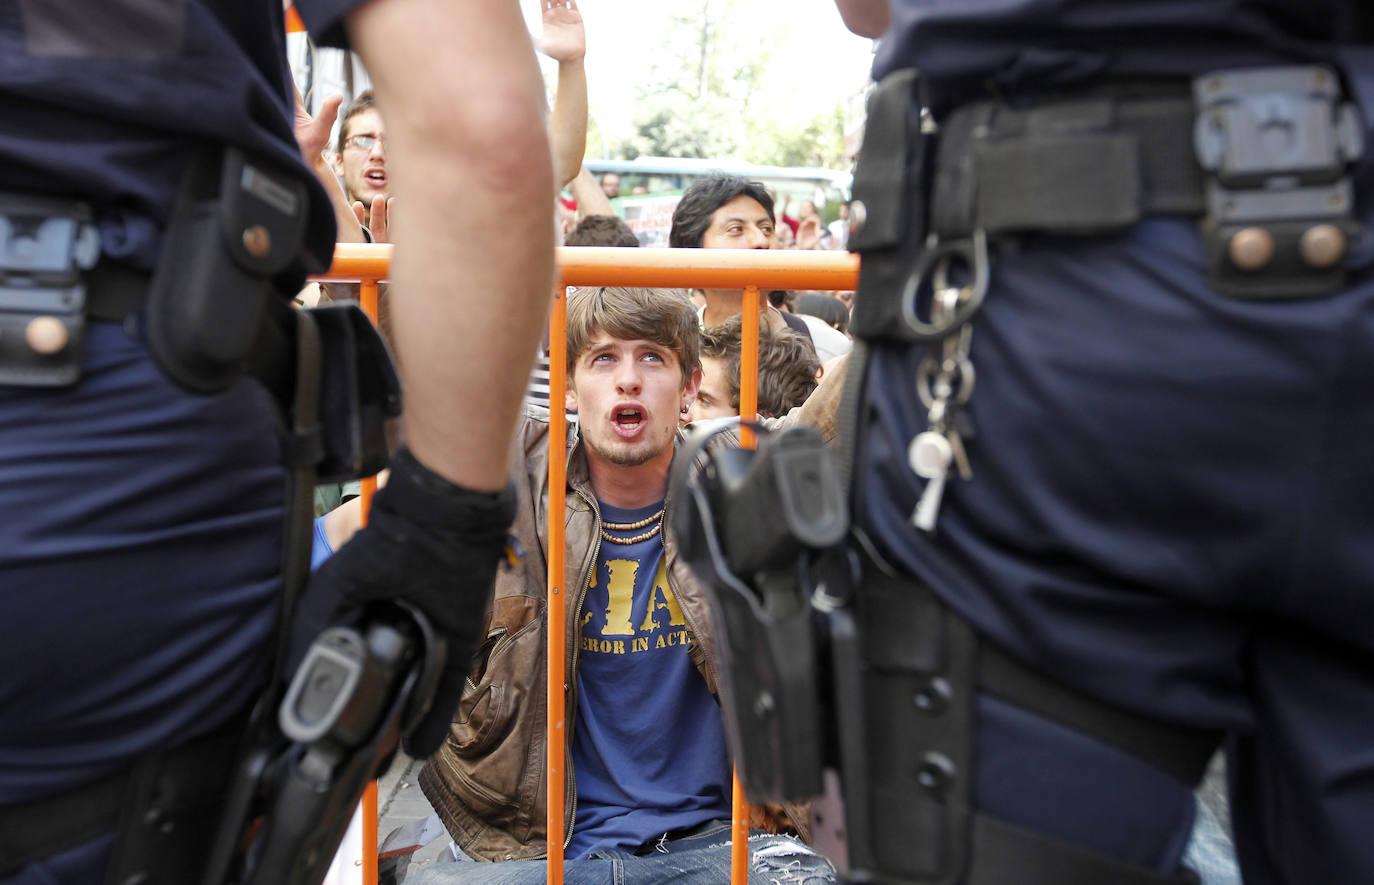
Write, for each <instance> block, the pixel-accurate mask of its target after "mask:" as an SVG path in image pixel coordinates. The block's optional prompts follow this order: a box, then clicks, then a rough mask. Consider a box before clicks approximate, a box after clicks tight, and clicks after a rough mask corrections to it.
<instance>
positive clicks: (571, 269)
mask: <svg viewBox="0 0 1374 885" xmlns="http://www.w3.org/2000/svg"><path fill="white" fill-rule="evenodd" d="M392 252H393V247H392V246H390V245H380V244H375V245H374V244H357V243H339V244H338V245H337V246H336V248H335V252H334V264H333V266H332V267H330V269H329V273H327V274H325V275H323V276H320V277H316V278H315V279H318V280H324V281H332V282H359V283H361V291H360V300H361V302H362V307H363V310H364V311H365V312H366V313H367V315H368V316H369V317H371V318H372V321H373V322H374V323H375V322H376V321H377V281H378V280H383V279H386V277H387V273H388V271H389V269H390V265H391V256H392ZM557 253H558V254H557V260H558V284H559V288H558V289H557V291H556V292H555V295H554V300H553V310H552V312H551V314H550V317H549V407H550V410H551V412H552V413H553V414H557V413H558V412H559V410H560V409H561V408H562V403H563V398H564V394H565V392H566V389H567V386H566V385H567V377H566V372H565V369H564V367H565V366H566V365H567V357H566V353H567V338H566V335H565V332H564V325H565V322H566V319H567V290H566V288H565V287H567V286H663V287H670V288H706V289H735V288H738V289H743V290H744V306H743V307H744V315H743V329H742V333H741V334H742V342H741V344H742V347H741V351H742V352H741V355H740V392H739V398H740V415H741V417H746V418H748V419H750V420H752V418H753V417H754V415H755V414H756V413H757V411H758V365H759V363H758V359H759V350H758V347H759V344H758V342H759V298H760V295H759V291H760V289H767V290H772V289H802V290H807V289H810V290H817V289H819V290H840V291H848V290H853V289H854V288H856V287H857V286H858V281H859V259H858V256H856V255H851V254H849V253H847V252H802V251H793V250H779V251H773V250H742V249H624V248H610V247H576V248H562V249H558V250H557ZM566 432H567V427H566V424H565V422H563V421H550V422H549V452H550V453H554V452H561V451H565V450H566V448H567V436H566ZM754 444H755V440H754V433H753V431H751V430H749V429H748V428H741V431H740V445H742V446H744V447H746V448H752V447H753V446H754ZM564 462H565V459H563V458H557V457H552V455H551V456H550V457H549V510H548V512H549V514H550V517H552V516H553V514H562V513H563V511H564V504H565V495H566V492H567V481H566V477H565V476H564V471H565V463H564ZM376 488H377V481H376V478H375V477H374V478H369V479H365V480H363V493H362V507H363V521H364V524H366V520H367V511H368V507H369V506H370V504H371V501H372V494H373V492H374V491H375V490H376ZM546 531H547V533H548V551H549V571H548V590H549V602H548V612H549V636H548V655H547V657H548V671H547V676H548V687H549V692H548V700H547V703H548V707H547V709H548V733H547V746H548V772H547V781H546V782H547V783H548V785H549V789H548V809H547V818H546V825H547V830H548V836H547V844H546V848H547V851H548V876H547V881H548V882H549V883H550V885H562V882H563V845H564V841H565V840H564V828H563V820H564V815H565V814H566V806H565V803H564V798H565V792H566V785H565V780H564V779H565V775H566V758H565V751H566V749H567V740H568V734H567V729H566V721H567V711H566V710H565V709H564V706H565V704H564V702H565V700H566V697H567V695H566V692H565V691H564V690H563V686H564V682H565V678H566V674H565V673H564V672H563V659H564V656H565V654H566V646H567V641H566V629H567V625H566V621H565V617H566V616H565V604H564V602H563V599H562V596H563V594H565V593H567V592H570V588H567V587H564V586H563V584H564V582H565V581H566V571H565V561H564V560H565V554H566V549H565V548H566V544H565V542H564V536H563V532H564V521H563V519H561V518H558V519H554V518H550V519H549V524H548V526H547V527H546ZM731 811H732V821H731V831H732V834H733V842H732V846H731V854H730V878H731V882H732V883H735V885H744V883H745V882H746V881H747V880H748V874H749V805H748V802H747V801H746V799H745V797H744V790H743V789H742V788H741V786H740V782H739V778H738V777H736V778H734V783H733V789H732V796H731ZM363 821H364V831H363V876H364V878H363V882H364V885H376V883H377V785H376V783H375V782H374V783H373V784H371V785H369V787H368V789H367V791H366V792H365V793H364V794H363Z"/></svg>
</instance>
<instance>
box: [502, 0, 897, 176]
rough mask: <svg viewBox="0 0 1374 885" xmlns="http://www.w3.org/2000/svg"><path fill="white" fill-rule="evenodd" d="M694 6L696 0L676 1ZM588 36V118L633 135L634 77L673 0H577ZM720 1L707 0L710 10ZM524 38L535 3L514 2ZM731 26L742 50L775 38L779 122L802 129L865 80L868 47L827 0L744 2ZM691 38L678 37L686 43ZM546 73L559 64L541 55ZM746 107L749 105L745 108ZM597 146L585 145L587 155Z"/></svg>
mask: <svg viewBox="0 0 1374 885" xmlns="http://www.w3.org/2000/svg"><path fill="white" fill-rule="evenodd" d="M682 2H684V3H685V4H690V5H696V4H699V3H700V2H701V0H682ZM577 4H578V9H579V10H581V12H582V19H583V22H584V24H585V27H586V30H587V62H586V66H587V94H588V102H589V104H590V111H591V116H592V118H593V119H594V120H595V121H596V123H597V125H599V126H600V127H601V129H602V130H603V131H606V132H608V133H611V134H613V135H614V136H616V137H618V138H624V137H627V136H629V135H630V134H631V131H632V130H631V124H630V120H631V118H632V117H633V115H634V100H635V84H636V82H637V77H636V72H637V71H640V70H644V69H646V68H647V66H648V65H649V62H650V59H651V58H652V56H653V54H654V52H655V50H657V49H658V47H659V46H660V45H662V43H663V41H664V36H663V35H664V34H665V33H666V32H667V31H668V29H669V28H670V20H671V16H672V14H673V12H674V10H675V8H676V7H675V5H674V2H673V0H669V2H661V0H577ZM718 4H721V0H713V6H714V5H718ZM520 6H521V9H522V10H523V12H524V13H525V20H526V22H527V23H528V25H529V27H530V32H531V33H532V34H534V35H536V36H537V35H538V34H539V27H540V12H539V10H540V5H539V0H520ZM734 16H735V20H736V21H737V22H738V24H737V30H738V32H739V33H738V37H739V38H741V39H740V40H739V43H740V44H741V45H746V46H747V45H750V44H751V43H752V42H755V41H761V40H763V39H765V38H766V37H767V36H769V35H770V34H772V35H776V36H777V37H778V38H779V44H778V50H777V52H776V54H775V56H774V59H773V64H772V66H771V68H770V70H769V71H768V72H767V73H766V75H765V81H764V87H763V90H762V92H763V94H762V95H761V96H760V100H761V101H762V102H766V103H767V106H768V107H769V108H770V109H771V110H772V111H773V115H774V116H775V117H776V118H778V119H780V120H783V121H789V122H790V121H796V122H797V123H799V124H800V123H804V122H806V121H808V120H810V119H811V117H812V116H814V115H815V114H816V113H817V112H818V111H821V110H825V109H827V108H829V107H831V106H833V105H834V103H835V102H837V101H839V100H840V99H842V98H845V97H847V96H849V95H852V94H854V93H855V92H858V91H861V90H862V89H863V87H864V85H865V84H866V83H867V82H868V71H869V68H870V66H871V62H872V54H871V53H872V48H871V47H872V41H870V40H868V39H865V38H863V37H859V36H856V35H855V34H852V33H850V32H849V31H848V30H847V29H846V28H845V26H844V23H843V22H842V21H841V20H840V14H839V12H837V11H836V9H835V4H834V2H833V0H773V2H764V0H742V2H739V3H737V4H736V9H735V13H734ZM692 38H693V35H684V37H683V39H686V40H691V39H692ZM540 58H541V62H542V63H543V64H544V65H545V66H546V67H545V70H546V71H548V72H552V71H553V70H556V68H557V65H555V64H553V63H552V62H550V61H549V60H548V59H547V58H544V57H543V56H541V57H540ZM751 106H754V105H753V102H751ZM600 150H601V145H599V144H595V143H592V142H590V141H589V143H588V144H587V152H588V154H591V155H596V154H599V153H600Z"/></svg>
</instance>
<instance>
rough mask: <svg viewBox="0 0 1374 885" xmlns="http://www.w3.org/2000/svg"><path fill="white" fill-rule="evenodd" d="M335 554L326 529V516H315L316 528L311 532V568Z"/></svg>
mask: <svg viewBox="0 0 1374 885" xmlns="http://www.w3.org/2000/svg"><path fill="white" fill-rule="evenodd" d="M333 555H334V548H333V546H331V545H330V543H329V534H328V533H327V532H326V531H325V530H324V517H323V516H317V517H315V530H314V531H313V532H311V533H310V570H311V571H312V572H313V571H314V570H315V569H317V568H319V567H320V566H322V565H324V561H325V560H326V559H328V558H329V557H331V556H333Z"/></svg>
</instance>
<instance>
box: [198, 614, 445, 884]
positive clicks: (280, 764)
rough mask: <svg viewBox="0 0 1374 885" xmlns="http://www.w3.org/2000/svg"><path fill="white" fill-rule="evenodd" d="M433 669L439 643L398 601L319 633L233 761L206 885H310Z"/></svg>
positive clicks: (439, 657) (425, 694)
mask: <svg viewBox="0 0 1374 885" xmlns="http://www.w3.org/2000/svg"><path fill="white" fill-rule="evenodd" d="M443 663H444V643H443V641H442V639H440V638H439V637H438V635H437V634H435V633H434V631H433V630H432V629H431V627H430V624H429V621H428V619H426V618H425V616H424V615H423V614H421V613H420V612H419V610H417V609H415V608H413V607H411V606H409V605H407V604H405V603H402V602H398V603H396V604H395V605H394V607H393V606H390V605H388V606H386V607H384V608H381V609H376V610H373V611H371V612H370V613H369V614H368V616H367V617H365V619H364V620H363V622H362V623H361V624H360V625H357V626H352V625H349V626H345V625H340V626H334V627H330V628H328V629H326V630H325V631H323V632H322V633H321V634H320V636H319V637H318V638H317V639H316V640H315V642H314V644H313V645H312V646H311V647H310V648H309V650H308V651H307V652H306V653H305V656H304V658H303V659H302V661H301V664H300V666H299V667H298V668H297V669H296V672H295V675H294V677H293V678H292V680H291V684H290V687H289V688H288V689H287V692H286V696H285V698H284V699H283V700H282V701H281V704H280V706H279V707H278V708H277V715H276V717H274V718H275V721H274V722H271V723H267V722H264V723H260V725H261V728H260V735H261V738H260V740H259V742H258V743H257V744H256V745H255V746H253V747H252V748H251V749H250V750H249V752H247V753H245V754H244V755H243V756H242V757H241V761H240V764H239V767H238V770H237V772H236V773H235V776H234V781H233V783H232V784H231V788H230V792H229V801H228V804H227V807H226V810H225V814H224V816H223V818H221V823H220V828H219V832H218V834H217V837H216V839H215V843H214V849H213V852H212V855H211V859H210V863H209V866H208V867H207V872H206V876H205V879H204V880H203V882H204V885H230V883H232V885H318V883H319V882H320V881H321V880H322V879H323V878H324V875H325V873H326V872H327V871H328V869H329V865H330V863H331V861H332V859H333V857H334V854H335V852H336V851H337V850H338V847H339V843H340V841H341V840H342V839H343V836H344V832H345V831H346V830H347V829H348V825H349V821H350V820H351V818H352V816H353V812H354V809H355V808H356V806H357V804H358V801H359V799H360V798H361V796H362V793H363V789H364V788H365V787H366V786H367V783H368V782H369V781H370V780H373V779H375V778H376V777H377V776H378V775H379V774H380V772H381V771H382V770H383V769H384V767H385V765H386V764H387V763H388V762H389V760H390V759H391V757H392V755H393V753H394V752H395V750H396V748H397V746H398V745H399V742H400V738H401V735H402V734H404V733H405V732H406V731H407V730H409V729H410V728H411V727H412V726H413V725H414V724H415V723H416V722H417V721H418V720H419V719H420V718H421V717H423V715H424V714H425V713H426V712H427V711H428V707H429V702H430V700H431V698H432V696H433V693H434V686H435V684H436V682H437V680H438V676H439V673H440V671H441V670H442V669H443ZM273 725H275V726H276V728H278V729H279V730H280V731H279V734H280V735H281V739H279V740H278V739H274V738H273V735H274V733H275V732H274V729H273V728H272V726H273Z"/></svg>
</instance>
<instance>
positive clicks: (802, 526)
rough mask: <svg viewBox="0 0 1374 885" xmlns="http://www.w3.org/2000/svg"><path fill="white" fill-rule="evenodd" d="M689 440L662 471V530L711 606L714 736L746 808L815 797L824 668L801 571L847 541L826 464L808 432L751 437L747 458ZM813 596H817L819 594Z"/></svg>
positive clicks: (826, 456) (831, 467) (822, 743)
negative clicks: (720, 727)
mask: <svg viewBox="0 0 1374 885" xmlns="http://www.w3.org/2000/svg"><path fill="white" fill-rule="evenodd" d="M726 427H728V425H721V424H717V423H714V422H713V423H711V424H708V425H706V426H704V427H701V428H699V429H697V430H694V431H692V433H691V434H690V435H689V437H688V442H687V444H686V446H685V447H684V449H683V451H682V452H681V453H680V454H679V455H678V458H677V460H676V462H675V464H674V468H673V477H672V482H671V489H670V492H669V500H670V501H672V502H673V505H672V506H673V514H672V517H671V519H670V520H669V523H670V525H672V526H673V531H674V535H675V537H676V540H677V543H678V544H679V546H680V547H681V549H682V552H683V555H684V557H685V558H686V559H687V561H688V563H689V564H690V565H691V566H692V568H693V570H694V571H695V572H696V573H697V575H698V576H699V577H700V579H701V581H702V583H703V585H704V586H705V587H706V588H707V592H708V595H709V596H710V597H711V602H712V605H711V618H712V622H713V625H714V627H715V629H716V632H717V634H718V635H719V636H720V637H721V643H720V644H721V649H722V652H721V655H722V659H723V664H724V666H723V668H722V681H723V685H722V686H721V688H722V691H721V696H722V703H723V704H724V705H725V708H726V715H725V723H726V735H727V738H728V740H729V743H730V749H731V753H732V755H733V757H734V759H735V760H736V764H737V767H738V770H739V774H740V778H741V781H742V782H743V784H744V787H745V790H746V792H747V793H748V795H749V797H750V798H751V799H755V800H769V801H782V800H785V799H796V798H800V797H805V796H813V795H816V794H818V793H820V792H821V769H822V764H823V760H824V758H825V756H826V755H827V751H826V744H827V739H826V737H825V731H826V729H827V728H828V726H827V724H826V719H827V717H823V716H822V712H823V705H822V698H821V694H822V693H821V692H819V691H818V690H817V686H818V685H819V684H820V681H821V680H822V679H823V678H824V677H823V673H824V671H825V669H826V668H825V666H824V664H823V661H822V659H821V649H819V648H818V644H817V636H818V631H817V630H816V629H815V627H814V625H813V608H812V595H813V593H815V592H816V591H817V589H818V587H817V581H816V576H817V574H819V572H818V571H817V570H816V569H815V568H813V566H814V565H816V564H817V562H818V560H819V558H820V556H821V554H822V552H823V551H826V550H829V549H831V548H834V547H835V546H836V545H838V544H839V543H840V541H841V540H842V539H843V538H844V536H845V534H846V533H847V530H848V526H849V514H848V509H847V507H846V506H845V501H844V497H843V494H842V492H841V487H840V483H839V477H838V473H837V471H836V467H835V462H834V458H833V456H832V455H831V453H830V452H829V451H828V450H827V448H826V446H825V443H824V442H822V440H821V438H820V436H819V435H818V434H817V433H816V432H815V431H814V430H811V429H810V428H805V427H797V428H791V429H788V430H786V431H784V432H781V433H775V434H767V433H763V432H760V439H759V446H758V449H757V450H748V449H739V448H718V449H716V450H715V451H710V450H709V446H708V444H709V443H710V442H711V441H712V440H713V439H714V438H716V437H717V435H718V434H720V433H722V432H723V431H724V430H725V429H726ZM819 589H822V591H823V590H824V588H819Z"/></svg>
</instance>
